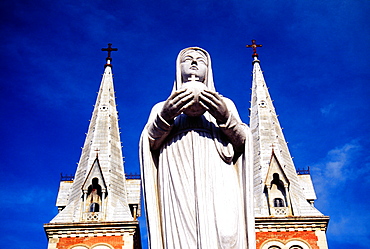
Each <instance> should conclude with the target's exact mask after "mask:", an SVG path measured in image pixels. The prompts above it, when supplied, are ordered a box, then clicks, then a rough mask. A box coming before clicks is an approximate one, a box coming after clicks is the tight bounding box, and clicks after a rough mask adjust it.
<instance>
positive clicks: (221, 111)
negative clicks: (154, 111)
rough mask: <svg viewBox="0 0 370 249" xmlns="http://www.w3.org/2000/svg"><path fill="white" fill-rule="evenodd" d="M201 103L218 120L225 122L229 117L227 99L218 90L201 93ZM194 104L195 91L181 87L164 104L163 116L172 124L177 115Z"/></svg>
mask: <svg viewBox="0 0 370 249" xmlns="http://www.w3.org/2000/svg"><path fill="white" fill-rule="evenodd" d="M199 103H200V104H201V105H202V106H203V107H204V108H206V110H207V111H208V112H209V113H210V114H211V115H212V116H213V117H214V118H215V119H216V120H217V122H218V123H220V124H224V123H226V121H227V119H228V118H229V115H230V113H229V110H228V109H227V106H226V103H225V101H224V100H223V99H222V96H221V95H220V94H218V93H217V92H213V91H210V90H203V91H201V92H200V95H199ZM192 104H194V93H193V92H192V91H190V90H186V89H180V90H177V91H175V92H173V93H172V94H171V95H170V97H169V98H168V99H167V100H166V102H165V103H164V105H163V108H162V111H161V114H160V115H161V116H162V118H163V119H164V120H166V121H167V122H168V123H170V124H172V123H173V120H174V118H175V117H176V116H178V115H180V113H182V112H183V111H184V110H186V108H188V107H190V106H191V105H192Z"/></svg>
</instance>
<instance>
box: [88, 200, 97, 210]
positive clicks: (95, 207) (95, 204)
mask: <svg viewBox="0 0 370 249" xmlns="http://www.w3.org/2000/svg"><path fill="white" fill-rule="evenodd" d="M89 211H90V212H99V204H98V203H96V202H94V203H91V205H90V209H89Z"/></svg>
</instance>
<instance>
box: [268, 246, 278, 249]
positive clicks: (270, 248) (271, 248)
mask: <svg viewBox="0 0 370 249" xmlns="http://www.w3.org/2000/svg"><path fill="white" fill-rule="evenodd" d="M268 249H281V248H280V247H278V246H270V247H269V248H268Z"/></svg>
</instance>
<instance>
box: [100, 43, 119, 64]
mask: <svg viewBox="0 0 370 249" xmlns="http://www.w3.org/2000/svg"><path fill="white" fill-rule="evenodd" d="M101 51H108V57H107V58H106V60H107V63H106V64H105V66H104V67H107V66H109V67H112V65H111V64H110V63H111V61H112V58H111V57H110V53H111V52H112V51H118V48H112V43H108V47H107V48H102V49H101Z"/></svg>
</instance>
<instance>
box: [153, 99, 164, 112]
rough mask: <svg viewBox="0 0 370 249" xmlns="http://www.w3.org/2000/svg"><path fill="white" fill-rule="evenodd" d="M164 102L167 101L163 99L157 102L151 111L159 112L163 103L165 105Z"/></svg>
mask: <svg viewBox="0 0 370 249" xmlns="http://www.w3.org/2000/svg"><path fill="white" fill-rule="evenodd" d="M164 102H165V101H162V102H159V103H157V104H155V105H154V106H153V107H152V111H151V112H158V111H160V110H162V108H163V105H164Z"/></svg>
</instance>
